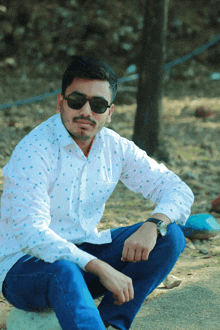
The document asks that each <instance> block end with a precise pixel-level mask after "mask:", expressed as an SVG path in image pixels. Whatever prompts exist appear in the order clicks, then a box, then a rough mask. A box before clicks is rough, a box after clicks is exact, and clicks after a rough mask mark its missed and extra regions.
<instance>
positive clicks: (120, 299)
mask: <svg viewBox="0 0 220 330" xmlns="http://www.w3.org/2000/svg"><path fill="white" fill-rule="evenodd" d="M113 298H114V299H115V301H114V304H115V305H119V306H120V305H122V304H123V303H124V302H125V297H124V294H123V293H122V294H120V295H113Z"/></svg>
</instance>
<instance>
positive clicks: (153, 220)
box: [145, 218, 163, 226]
mask: <svg viewBox="0 0 220 330" xmlns="http://www.w3.org/2000/svg"><path fill="white" fill-rule="evenodd" d="M145 222H153V223H155V224H156V225H157V226H158V225H160V224H161V223H162V222H163V221H162V220H159V219H156V218H148V219H147V220H146V221H145Z"/></svg>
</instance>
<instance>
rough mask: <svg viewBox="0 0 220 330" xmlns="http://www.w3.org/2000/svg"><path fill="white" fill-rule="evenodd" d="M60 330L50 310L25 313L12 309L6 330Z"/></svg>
mask: <svg viewBox="0 0 220 330" xmlns="http://www.w3.org/2000/svg"><path fill="white" fill-rule="evenodd" d="M36 329H37V330H62V328H61V326H60V325H59V322H58V320H57V317H56V315H55V313H54V312H53V310H52V309H50V310H47V311H44V312H25V311H22V310H20V309H17V308H15V307H13V308H12V310H11V312H10V314H9V316H8V319H7V330H36Z"/></svg>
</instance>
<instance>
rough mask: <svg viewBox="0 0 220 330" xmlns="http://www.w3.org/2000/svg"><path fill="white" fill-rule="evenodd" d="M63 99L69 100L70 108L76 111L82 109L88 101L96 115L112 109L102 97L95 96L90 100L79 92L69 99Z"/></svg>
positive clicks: (65, 97) (71, 95)
mask: <svg viewBox="0 0 220 330" xmlns="http://www.w3.org/2000/svg"><path fill="white" fill-rule="evenodd" d="M63 98H64V99H65V100H67V103H68V107H70V108H71V109H74V110H79V109H82V107H83V106H84V105H85V104H86V102H87V101H89V104H90V107H91V109H92V111H93V112H96V113H104V112H105V111H106V110H107V108H110V107H111V105H109V104H108V101H107V100H104V99H103V98H101V97H98V96H94V97H92V98H91V99H88V98H87V97H86V96H85V95H83V94H80V93H77V92H75V93H72V94H70V95H69V97H67V96H65V95H63Z"/></svg>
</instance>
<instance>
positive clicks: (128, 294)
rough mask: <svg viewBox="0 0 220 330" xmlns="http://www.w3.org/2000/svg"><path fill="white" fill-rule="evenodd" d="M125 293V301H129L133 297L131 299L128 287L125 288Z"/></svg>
mask: <svg viewBox="0 0 220 330" xmlns="http://www.w3.org/2000/svg"><path fill="white" fill-rule="evenodd" d="M123 294H124V299H125V301H124V302H129V301H130V300H131V299H130V292H129V290H128V289H127V290H124V291H123Z"/></svg>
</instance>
